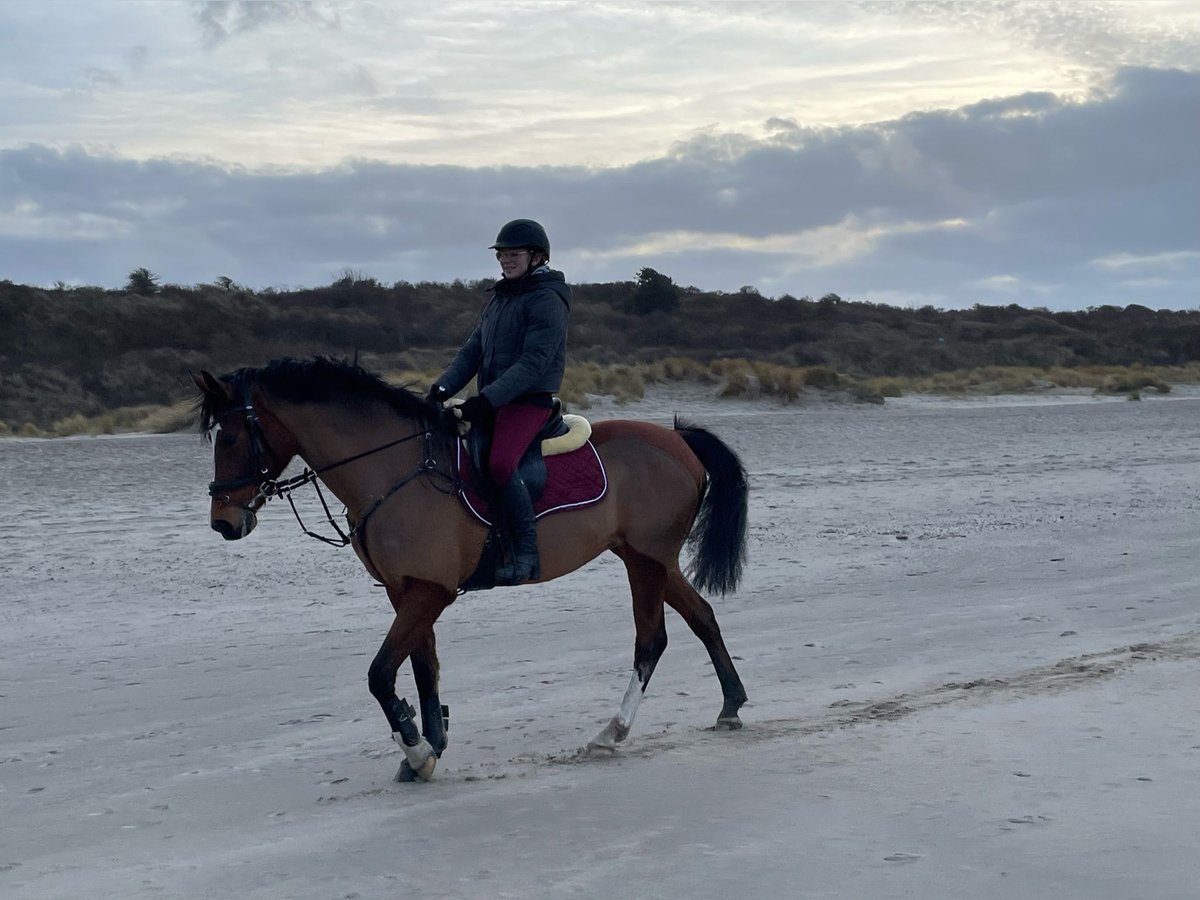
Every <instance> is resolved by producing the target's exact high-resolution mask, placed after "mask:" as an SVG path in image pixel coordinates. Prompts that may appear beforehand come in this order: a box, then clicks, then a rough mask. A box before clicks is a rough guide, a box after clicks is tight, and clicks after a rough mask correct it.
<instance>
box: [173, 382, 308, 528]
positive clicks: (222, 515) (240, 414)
mask: <svg viewBox="0 0 1200 900" xmlns="http://www.w3.org/2000/svg"><path fill="white" fill-rule="evenodd" d="M192 381H193V382H194V383H195V385H196V387H197V388H198V389H199V391H200V398H199V402H198V404H197V405H198V408H199V411H200V429H201V431H203V432H204V433H205V434H206V435H207V436H208V438H209V439H210V440H211V441H212V445H213V467H214V470H213V481H212V483H211V484H209V486H208V493H209V495H210V496H211V497H212V506H211V509H210V512H209V521H210V523H211V525H212V527H213V530H214V531H216V532H218V533H219V534H220V535H221V536H222V537H223V538H225V540H227V541H236V540H238V539H240V538H244V537H245V536H246V535H248V534H249V533H250V532H251V531H253V530H254V526H255V525H257V524H258V517H257V512H258V510H259V509H260V508H261V507H262V505H263V504H264V503H265V502H266V501H267V498H268V497H269V496H270V495H271V493H272V492H273V490H274V485H275V479H276V478H278V477H279V474H280V473H281V472H282V471H283V470H284V468H285V467H286V466H287V464H288V463H289V462H290V461H291V459H292V457H293V456H294V455H295V453H296V446H295V439H294V438H293V437H292V436H291V434H290V432H288V430H287V429H286V428H285V427H284V426H283V425H282V424H281V423H280V422H279V420H278V419H277V418H276V417H275V416H273V415H271V414H270V412H269V411H268V410H267V409H266V408H264V407H263V405H262V403H261V398H258V400H257V402H258V404H259V405H258V406H257V407H256V406H255V403H256V398H255V393H256V392H255V391H254V384H253V381H252V379H251V378H250V377H248V375H247V373H246V371H245V370H243V371H241V372H238V373H235V374H233V375H226V376H222V377H221V378H214V377H213V376H212V375H210V374H209V373H208V372H201V373H200V374H199V375H193V376H192Z"/></svg>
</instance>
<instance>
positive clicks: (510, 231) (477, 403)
mask: <svg viewBox="0 0 1200 900" xmlns="http://www.w3.org/2000/svg"><path fill="white" fill-rule="evenodd" d="M489 249H492V250H495V251H496V259H497V260H499V262H500V269H501V271H502V272H503V275H504V277H503V278H501V279H500V280H499V281H497V282H496V283H495V284H494V285H493V286H492V288H491V290H490V292H489V297H488V300H487V302H486V304H485V305H484V308H483V312H482V314H481V315H480V317H479V322H478V323H477V324H476V325H475V328H474V330H472V332H471V334H470V336H469V337H468V338H467V340H466V341H465V342H464V343H463V345H462V347H461V348H459V351H458V353H457V355H455V357H454V359H453V360H452V361H451V362H450V365H449V366H448V367H447V369H446V371H445V372H444V373H442V375H441V376H440V377H439V378H438V379H437V380H436V381H435V382H434V383H433V384H432V385H431V386H430V388H429V399H430V400H433V401H436V402H441V401H443V400H445V399H446V398H447V397H452V396H453V395H454V394H457V393H458V392H459V391H460V390H462V388H463V387H464V386H465V385H466V384H467V382H468V381H469V380H470V379H471V376H472V375H474V376H476V385H477V387H478V389H479V393H478V394H476V395H475V396H473V397H469V398H468V399H467V400H466V401H465V402H464V403H463V404H462V405H461V406H459V407H458V410H459V415H460V416H461V417H462V418H463V419H465V420H467V421H468V422H470V423H471V424H472V425H475V426H480V427H483V428H490V429H491V430H492V446H491V450H490V451H489V453H488V472H489V473H490V475H491V477H492V479H493V483H494V484H495V486H496V488H497V489H498V494H499V497H500V501H501V504H502V506H503V510H502V516H501V521H502V525H503V527H504V528H505V530H506V531H507V533H508V536H509V538H510V539H511V544H512V547H513V554H512V560H511V561H510V562H507V563H505V564H504V565H503V566H501V568H500V569H499V570H497V572H496V581H497V583H499V584H520V583H521V582H523V581H528V580H536V579H537V578H538V577H539V575H540V571H539V565H538V550H537V528H536V525H535V523H534V517H533V502H532V500H531V498H530V496H529V489H528V488H527V487H526V486H525V482H524V481H523V480H522V479H521V477H520V476H519V475H517V474H516V471H517V464H518V463H519V462H520V461H521V457H522V456H524V455H525V451H526V450H527V449H529V445H530V444H531V443H532V441H533V438H534V436H535V435H536V434H537V433H538V431H539V429H541V427H542V426H543V425H544V424H546V421H547V420H548V419H549V418H550V414H551V411H552V409H553V406H554V398H553V394H554V392H555V391H557V390H559V389H560V388H561V387H562V378H563V369H564V367H565V365H566V353H567V316H568V313H569V311H570V304H571V288H570V287H568V285H567V283H566V280H565V279H564V278H563V274H562V272H558V271H555V270H554V269H551V268H550V266H549V262H550V239H549V238H548V237H547V236H546V230H545V229H544V228H542V226H541V225H539V224H538V223H537V222H535V221H533V220H532V219H514V220H513V221H511V222H509V223H507V224H506V225H505V226H504V227H503V228H501V229H500V233H499V234H497V235H496V242H495V243H494V244H492V246H491V247H490V248H489Z"/></svg>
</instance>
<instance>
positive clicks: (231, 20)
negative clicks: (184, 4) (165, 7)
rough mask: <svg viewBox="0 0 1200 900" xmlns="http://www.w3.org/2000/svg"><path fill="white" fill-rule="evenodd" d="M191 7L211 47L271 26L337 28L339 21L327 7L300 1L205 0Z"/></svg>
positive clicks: (205, 40) (203, 37) (205, 39)
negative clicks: (314, 25)
mask: <svg viewBox="0 0 1200 900" xmlns="http://www.w3.org/2000/svg"><path fill="white" fill-rule="evenodd" d="M193 6H194V16H195V21H196V24H197V25H198V26H199V28H200V34H201V38H202V40H203V42H204V44H205V46H207V47H210V48H212V47H216V46H218V45H220V44H222V43H224V42H225V41H227V40H229V39H230V38H231V37H237V36H240V35H245V34H249V33H251V32H254V31H258V30H260V29H262V28H265V27H267V26H269V25H271V24H273V23H278V22H284V23H290V22H302V23H306V24H318V25H321V26H322V27H326V28H336V27H337V25H338V22H339V16H338V14H337V12H336V11H335V10H334V9H332V8H331V7H329V6H328V5H326V4H323V3H311V2H300V0H204V2H198V3H195V4H193Z"/></svg>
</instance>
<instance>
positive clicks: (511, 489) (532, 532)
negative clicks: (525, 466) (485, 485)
mask: <svg viewBox="0 0 1200 900" xmlns="http://www.w3.org/2000/svg"><path fill="white" fill-rule="evenodd" d="M498 493H499V496H500V503H501V506H502V507H503V509H502V510H501V515H500V520H501V523H502V527H503V529H504V533H505V537H506V538H508V545H509V551H510V553H509V559H508V561H507V562H505V563H504V564H503V565H501V566H500V567H499V568H497V569H496V583H497V584H506V585H511V584H522V583H524V582H526V581H534V580H536V579H537V578H538V577H539V576H540V575H541V567H540V565H539V564H538V546H537V522H536V521H535V520H534V517H533V500H532V499H531V498H530V496H529V488H528V487H526V486H525V482H524V481H523V480H521V476H519V475H513V476H512V478H510V479H509V480H508V483H507V484H506V485H504V487H502V488H500V490H499V491H498Z"/></svg>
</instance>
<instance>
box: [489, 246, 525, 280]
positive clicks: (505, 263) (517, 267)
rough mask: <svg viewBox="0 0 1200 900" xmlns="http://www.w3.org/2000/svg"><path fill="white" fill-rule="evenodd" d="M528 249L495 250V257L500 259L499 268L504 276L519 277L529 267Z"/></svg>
mask: <svg viewBox="0 0 1200 900" xmlns="http://www.w3.org/2000/svg"><path fill="white" fill-rule="evenodd" d="M529 255H530V254H529V251H528V250H497V251H496V259H498V260H500V270H501V271H502V272H503V273H504V277H505V278H520V277H521V276H522V275H524V274H525V271H526V270H527V269H528V268H529Z"/></svg>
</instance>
